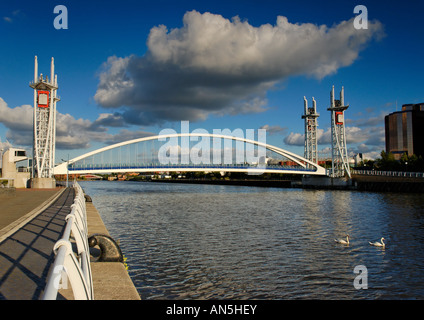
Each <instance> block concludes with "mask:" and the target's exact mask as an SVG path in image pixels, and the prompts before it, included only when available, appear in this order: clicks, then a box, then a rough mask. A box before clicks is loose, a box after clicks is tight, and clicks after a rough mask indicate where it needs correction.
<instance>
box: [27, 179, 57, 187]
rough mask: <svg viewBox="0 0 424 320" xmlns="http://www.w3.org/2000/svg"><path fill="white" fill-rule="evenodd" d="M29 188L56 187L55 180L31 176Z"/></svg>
mask: <svg viewBox="0 0 424 320" xmlns="http://www.w3.org/2000/svg"><path fill="white" fill-rule="evenodd" d="M31 188H34V189H52V188H56V180H55V179H54V178H32V179H31Z"/></svg>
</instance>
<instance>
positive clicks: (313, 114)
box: [302, 97, 319, 164]
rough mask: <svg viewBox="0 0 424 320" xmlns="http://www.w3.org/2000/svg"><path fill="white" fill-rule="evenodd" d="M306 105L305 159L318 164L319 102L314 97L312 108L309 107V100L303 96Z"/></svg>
mask: <svg viewBox="0 0 424 320" xmlns="http://www.w3.org/2000/svg"><path fill="white" fill-rule="evenodd" d="M303 102H304V106H305V114H304V115H303V116H302V119H305V155H304V157H305V159H307V160H309V161H311V162H313V163H316V164H318V143H317V127H318V121H317V118H318V117H319V113H317V103H316V101H315V99H314V98H312V108H308V100H306V97H303Z"/></svg>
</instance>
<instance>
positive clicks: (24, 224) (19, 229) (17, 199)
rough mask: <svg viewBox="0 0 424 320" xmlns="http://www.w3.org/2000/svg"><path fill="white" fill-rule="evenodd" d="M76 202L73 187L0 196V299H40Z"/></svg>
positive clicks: (29, 190)
mask: <svg viewBox="0 0 424 320" xmlns="http://www.w3.org/2000/svg"><path fill="white" fill-rule="evenodd" d="M55 197H57V198H56V199H55V200H54V202H53V203H51V201H52V200H53V199H54V198H55ZM73 201H74V190H73V189H72V188H67V189H64V188H62V189H59V188H57V189H43V190H39V189H26V190H16V192H15V193H11V194H1V195H0V300H38V299H40V296H41V294H42V291H43V289H44V287H45V285H46V279H47V275H48V272H49V269H50V267H51V264H52V263H53V262H54V258H55V255H54V253H53V250H52V249H53V245H54V244H55V243H56V241H57V240H59V239H60V237H61V235H62V233H63V230H64V228H65V223H66V222H65V217H66V215H68V214H69V213H70V211H71V209H70V205H71V204H72V203H73ZM49 203H51V205H50V206H49V205H48V204H49Z"/></svg>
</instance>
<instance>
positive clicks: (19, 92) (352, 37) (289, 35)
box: [0, 0, 424, 159]
mask: <svg viewBox="0 0 424 320" xmlns="http://www.w3.org/2000/svg"><path fill="white" fill-rule="evenodd" d="M360 4H361V5H365V6H366V8H367V10H368V19H369V28H368V29H367V30H356V29H354V27H353V23H352V21H353V19H354V17H355V14H354V12H353V10H354V7H355V6H356V5H360ZM56 5H65V6H66V8H67V9H68V29H67V30H63V29H62V30H56V29H55V28H54V25H53V21H54V19H55V17H56V16H57V14H54V13H53V9H54V7H55V6H56ZM423 13H424V1H414V0H412V1H403V2H400V1H282V0H280V1H277V0H272V1H271V0H265V1H264V0H262V1H232V0H227V1H220V0H219V1H165V0H158V1H129V0H121V1H77V0H72V1H66V0H64V1H60V2H58V1H42V2H39V3H37V2H34V1H9V2H1V3H0V35H1V38H0V41H1V50H0V57H1V59H0V137H1V141H2V143H3V144H4V143H5V141H6V139H7V140H8V141H9V142H10V143H11V144H13V145H15V146H24V147H26V148H27V149H28V151H31V143H32V136H31V134H32V132H31V129H32V122H31V121H32V120H31V119H32V114H31V112H30V107H29V106H30V105H32V97H33V92H32V89H31V88H29V86H28V84H29V82H30V81H32V80H33V73H34V70H33V65H34V56H35V55H37V56H38V62H39V72H40V73H44V74H48V73H49V72H50V59H51V57H54V59H55V71H56V73H57V74H58V83H59V90H58V95H59V96H60V98H61V101H60V102H59V103H58V104H57V108H58V112H59V113H60V115H59V118H60V119H58V126H60V128H58V137H57V142H58V143H57V156H56V159H61V158H66V157H67V155H68V154H70V157H73V156H77V155H80V154H82V153H85V152H88V151H90V150H93V149H96V148H98V147H100V146H104V145H107V144H111V143H114V142H119V141H122V140H127V139H130V138H136V137H141V136H143V135H147V134H151V133H159V131H160V130H161V129H163V128H174V129H176V130H177V131H179V127H180V121H181V120H189V121H190V128H191V129H195V128H204V129H206V130H208V131H210V132H212V130H213V129H215V128H216V129H224V128H229V129H231V130H233V129H236V128H242V129H243V130H246V129H258V128H261V127H265V128H268V136H267V142H268V143H270V144H273V145H276V146H279V147H282V148H285V149H287V150H290V151H293V152H296V153H298V154H300V155H302V154H303V145H302V134H303V130H304V129H303V122H302V121H303V120H302V119H301V114H302V112H303V96H306V98H307V99H308V101H309V102H310V103H311V100H312V97H315V100H316V101H317V107H318V112H319V113H320V114H321V116H320V118H319V119H318V122H319V129H320V139H319V150H325V149H326V148H328V147H329V143H328V142H329V137H330V136H329V127H330V114H329V112H328V111H327V107H328V106H329V101H330V95H329V93H330V90H331V87H332V86H333V85H334V86H335V91H336V95H337V94H338V92H339V91H340V89H341V87H342V86H344V88H345V102H347V103H349V105H350V107H349V109H348V110H347V112H346V118H347V121H348V124H347V136H348V149H349V151H350V153H351V154H353V153H355V152H363V153H365V154H366V155H368V156H369V157H376V156H377V155H378V154H379V153H380V151H381V150H383V149H384V115H386V114H388V113H390V112H393V111H395V110H396V104H397V109H398V110H400V108H401V105H402V104H406V103H418V102H424V90H423V88H424V86H423V80H422V75H423V74H424V63H423V52H424V41H423V40H424V25H423V23H422V15H423ZM234 17H238V18H234ZM278 17H280V18H278ZM283 17H285V18H283ZM285 19H286V20H285ZM277 20H278V21H277ZM161 26H162V27H161ZM323 26H325V28H324V27H323ZM321 37H322V38H321Z"/></svg>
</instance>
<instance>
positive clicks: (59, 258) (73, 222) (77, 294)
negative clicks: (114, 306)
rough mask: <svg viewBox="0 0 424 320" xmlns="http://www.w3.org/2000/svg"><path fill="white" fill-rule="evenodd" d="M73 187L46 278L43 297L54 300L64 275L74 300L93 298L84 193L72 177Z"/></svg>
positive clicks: (65, 282) (64, 286) (62, 286)
mask: <svg viewBox="0 0 424 320" xmlns="http://www.w3.org/2000/svg"><path fill="white" fill-rule="evenodd" d="M74 188H75V191H76V196H75V200H74V203H73V204H72V205H71V213H70V214H69V215H67V216H66V218H65V219H66V221H67V224H66V227H65V231H64V232H63V236H62V238H61V239H60V240H58V241H57V242H56V244H55V245H54V247H53V250H54V252H55V254H56V259H55V261H54V264H53V267H52V272H51V274H50V276H49V278H48V279H47V285H46V288H45V290H44V295H43V297H42V299H43V300H55V299H56V298H57V293H58V290H59V289H60V288H66V287H67V281H68V279H69V282H70V283H71V287H72V292H73V294H74V298H75V300H93V299H94V294H93V280H92V276H91V267H90V248H89V245H88V230H87V212H86V207H85V197H84V192H83V190H82V188H81V186H80V185H79V184H78V183H77V182H76V181H75V182H74ZM71 233H72V236H73V238H74V239H75V243H76V249H77V250H76V252H74V250H73V248H72V243H71V241H70V237H71Z"/></svg>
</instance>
